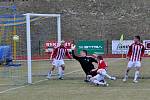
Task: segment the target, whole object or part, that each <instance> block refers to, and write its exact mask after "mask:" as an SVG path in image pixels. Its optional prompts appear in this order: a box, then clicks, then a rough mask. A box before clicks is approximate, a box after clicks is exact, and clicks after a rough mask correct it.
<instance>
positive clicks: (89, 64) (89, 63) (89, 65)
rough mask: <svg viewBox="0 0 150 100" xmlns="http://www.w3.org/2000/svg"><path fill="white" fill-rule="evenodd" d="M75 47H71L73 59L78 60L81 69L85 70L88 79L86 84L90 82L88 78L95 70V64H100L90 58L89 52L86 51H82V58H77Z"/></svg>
mask: <svg viewBox="0 0 150 100" xmlns="http://www.w3.org/2000/svg"><path fill="white" fill-rule="evenodd" d="M75 47H76V46H75V45H72V46H71V49H72V57H73V58H74V59H76V60H77V61H79V63H80V64H81V67H82V69H83V71H84V72H85V74H86V79H85V82H88V79H87V76H88V75H91V71H92V70H93V69H95V68H94V63H98V62H97V60H95V59H94V58H92V57H88V56H87V51H86V50H82V51H81V52H80V56H76V55H75V53H74V50H75Z"/></svg>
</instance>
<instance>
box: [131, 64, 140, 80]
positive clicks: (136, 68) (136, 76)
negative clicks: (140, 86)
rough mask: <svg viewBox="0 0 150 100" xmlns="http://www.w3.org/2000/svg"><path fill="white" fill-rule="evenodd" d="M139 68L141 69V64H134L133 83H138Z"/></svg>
mask: <svg viewBox="0 0 150 100" xmlns="http://www.w3.org/2000/svg"><path fill="white" fill-rule="evenodd" d="M140 68H141V62H140V61H137V62H136V63H135V75H134V80H133V82H134V83H137V82H138V77H139V75H140Z"/></svg>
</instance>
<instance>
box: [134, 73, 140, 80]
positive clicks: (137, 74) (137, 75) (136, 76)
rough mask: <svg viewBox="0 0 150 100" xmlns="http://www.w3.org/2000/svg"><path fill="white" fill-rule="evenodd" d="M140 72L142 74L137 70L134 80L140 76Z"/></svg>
mask: <svg viewBox="0 0 150 100" xmlns="http://www.w3.org/2000/svg"><path fill="white" fill-rule="evenodd" d="M139 74H140V72H139V71H135V75H134V80H137V78H138V77H139Z"/></svg>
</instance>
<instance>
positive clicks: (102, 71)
mask: <svg viewBox="0 0 150 100" xmlns="http://www.w3.org/2000/svg"><path fill="white" fill-rule="evenodd" d="M97 60H98V68H96V69H93V70H92V71H93V72H95V71H96V73H97V75H96V76H94V77H91V78H90V82H91V83H94V84H95V85H99V86H101V85H102V86H108V84H107V82H106V81H105V77H107V78H109V79H111V80H116V77H112V76H110V75H108V74H107V68H108V67H107V64H106V63H105V61H104V60H103V57H102V56H97Z"/></svg>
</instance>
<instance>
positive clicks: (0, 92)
mask: <svg viewBox="0 0 150 100" xmlns="http://www.w3.org/2000/svg"><path fill="white" fill-rule="evenodd" d="M119 60H121V59H115V60H112V61H109V63H110V62H116V61H119ZM79 71H81V69H80V70H75V71H71V72H68V73H66V74H65V75H69V74H72V73H76V72H79ZM47 80H48V79H43V80H39V81H36V82H34V83H32V84H37V83H40V82H43V81H47ZM27 86H30V84H27V85H23V86H18V87H14V88H10V89H6V90H3V91H0V94H3V93H6V92H9V91H12V90H17V89H20V88H24V87H27Z"/></svg>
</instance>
